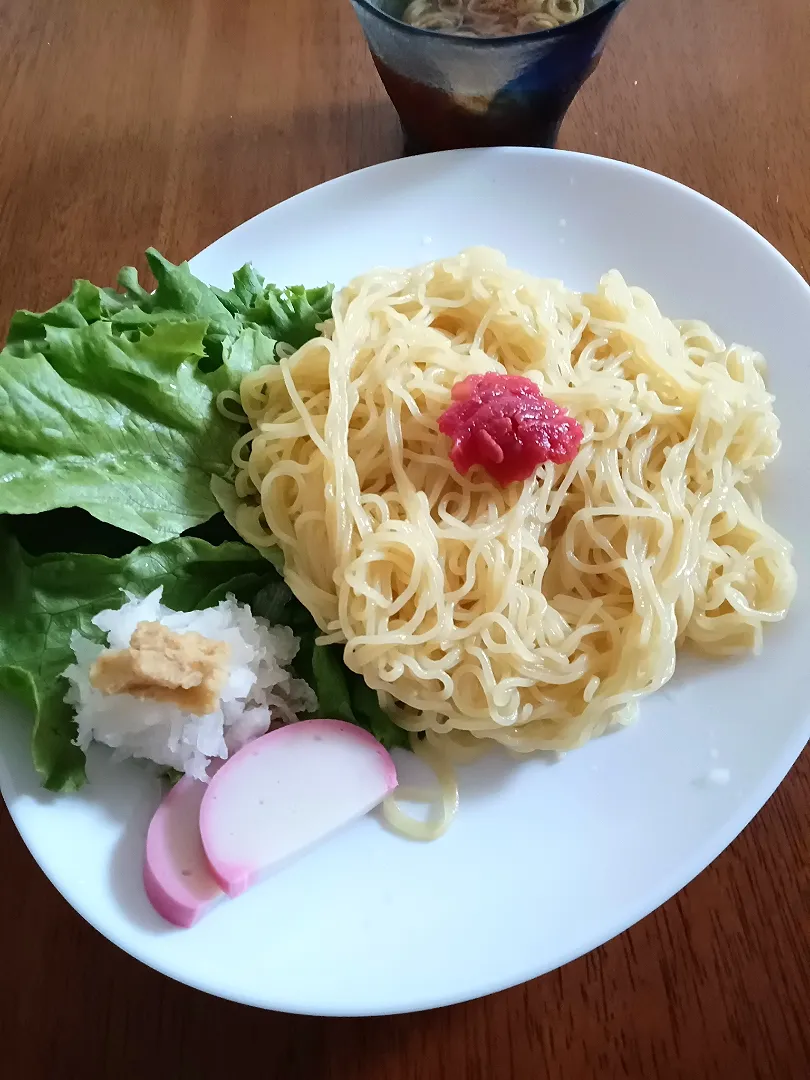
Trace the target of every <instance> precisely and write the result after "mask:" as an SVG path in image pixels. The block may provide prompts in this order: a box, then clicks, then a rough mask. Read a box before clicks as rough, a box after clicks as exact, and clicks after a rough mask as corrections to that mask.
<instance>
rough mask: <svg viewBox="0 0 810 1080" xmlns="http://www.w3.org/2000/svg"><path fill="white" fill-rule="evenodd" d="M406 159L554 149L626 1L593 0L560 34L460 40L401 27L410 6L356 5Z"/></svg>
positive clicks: (389, 0)
mask: <svg viewBox="0 0 810 1080" xmlns="http://www.w3.org/2000/svg"><path fill="white" fill-rule="evenodd" d="M351 2H352V6H353V7H354V10H355V11H356V13H357V17H358V19H359V20H360V25H361V26H362V28H363V32H364V34H365V35H366V40H367V41H368V45H369V49H370V50H371V55H372V57H373V59H374V63H375V64H376V66H377V70H378V72H379V73H380V78H381V79H382V81H383V83H384V85H385V88H386V90H387V91H388V95H389V97H390V98H391V101H392V102H393V104H394V107H395V108H396V110H397V112H398V113H399V118H400V121H401V123H402V127H403V130H404V132H405V140H406V149H407V150H408V152H409V153H423V152H427V151H431V150H455V149H459V148H460V147H464V146H553V145H554V143H555V141H556V139H557V134H558V132H559V130H560V125H561V124H562V121H563V117H564V116H565V113H566V111H567V109H568V106H569V105H570V104H571V102H572V101H573V100H574V97H575V96H576V94H577V91H578V90H579V89H580V87H581V86H582V84H583V83H584V82H585V80H586V79H587V78H588V76H589V75H590V74H591V72H592V71H593V69H594V68H595V67H596V65H597V64H598V62H599V58H600V56H601V55H602V49H603V48H604V44H605V39H606V37H607V34H608V31H609V29H610V26H611V23H612V22H613V20H614V18H615V17H616V15H617V14H618V12H619V9H620V8H621V7H622V6H623V5H624V4H625V3H626V0H587V2H586V5H585V6H586V14H584V15H583V16H582V17H581V18H579V19H576V20H575V21H574V22H570V23H565V24H563V25H562V26H558V27H556V28H555V29H554V30H537V31H534V32H533V33H530V34H518V35H515V36H513V37H497V38H495V37H492V38H478V37H460V36H458V35H453V34H446V33H442V32H440V31H437V30H420V29H417V28H416V27H414V26H409V25H408V24H407V23H403V22H400V21H399V19H397V18H396V17H395V13H398V14H401V13H402V12H403V11H404V9H405V6H406V4H407V0H351Z"/></svg>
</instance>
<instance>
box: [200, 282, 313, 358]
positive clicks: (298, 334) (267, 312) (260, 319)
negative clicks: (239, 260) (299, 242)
mask: <svg viewBox="0 0 810 1080" xmlns="http://www.w3.org/2000/svg"><path fill="white" fill-rule="evenodd" d="M213 291H214V292H215V293H216V295H217V298H218V299H219V300H220V301H221V303H222V304H223V306H224V307H226V308H227V309H228V310H229V311H231V312H232V313H233V314H234V315H242V316H243V317H244V318H245V320H246V321H247V322H248V323H251V324H253V325H255V326H259V327H261V328H262V330H263V331H264V332H265V333H267V334H269V335H270V336H271V337H272V338H273V339H274V340H276V341H283V342H285V343H286V344H287V345H292V347H293V348H295V349H298V348H300V347H301V346H302V345H304V344H306V342H307V341H309V340H311V338H314V337H317V336H318V326H319V325H320V324H321V323H323V322H326V320H327V319H329V318H331V315H332V286H331V285H324V286H323V287H322V288H320V289H305V288H304V286H303V285H292V286H290V287H289V288H286V289H280V288H278V286H277V285H265V282H264V278H263V277H262V276H261V274H257V273H256V271H255V270H254V269H253V267H252V266H251V265H250V264H249V263H248V264H246V265H245V266H243V267H242V268H241V270H237V271H236V273H235V274H234V275H233V288H232V289H231V290H230V291H229V292H222V291H221V290H219V289H214V290H213Z"/></svg>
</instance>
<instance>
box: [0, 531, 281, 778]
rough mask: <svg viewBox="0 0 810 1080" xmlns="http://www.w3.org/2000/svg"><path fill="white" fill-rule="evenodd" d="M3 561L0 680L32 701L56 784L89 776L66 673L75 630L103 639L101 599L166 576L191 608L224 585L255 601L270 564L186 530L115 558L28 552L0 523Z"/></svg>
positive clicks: (39, 760) (37, 750)
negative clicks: (98, 619)
mask: <svg viewBox="0 0 810 1080" xmlns="http://www.w3.org/2000/svg"><path fill="white" fill-rule="evenodd" d="M0 567H2V579H3V580H2V587H0V690H4V691H6V692H7V693H9V694H11V695H12V696H13V697H15V698H17V699H18V700H19V701H21V702H22V704H23V705H25V706H27V707H28V708H29V709H30V710H31V711H32V713H33V715H34V729H33V733H32V740H31V750H32V756H33V760H34V765H35V767H36V769H37V771H38V772H39V774H40V775H41V777H42V781H43V784H44V786H45V787H46V788H49V789H50V790H52V791H74V790H76V789H77V788H78V787H80V786H81V784H82V783H83V781H84V754H83V753H82V751H81V750H79V748H78V747H77V746H75V745H74V744H73V739H74V738H75V735H76V728H75V724H74V722H73V718H72V710H71V709H70V707H69V706H68V705H66V704H65V702H64V696H65V693H66V691H67V683H66V681H65V680H64V679H63V678H62V677H61V673H62V672H63V671H64V670H65V668H66V667H67V666H68V665H69V664H70V663H72V662H73V653H72V652H71V649H70V635H71V633H72V632H73V631H74V630H78V631H79V632H80V633H81V634H83V635H84V636H86V637H89V638H96V639H97V640H103V638H102V637H101V632H100V631H99V630H98V629H97V628H96V627H94V626H93V624H92V621H91V620H92V619H93V616H94V615H97V614H98V612H99V611H102V610H103V609H104V608H111V607H112V608H117V607H120V606H121V604H122V603H123V601H124V596H123V593H122V590H123V589H127V590H128V591H129V592H131V593H133V594H134V595H136V596H146V595H147V594H148V593H150V592H152V590H153V589H156V588H157V587H158V586H159V585H162V586H163V600H164V602H165V603H166V604H167V605H168V606H169V607H173V608H176V609H177V610H180V611H193V610H196V609H199V608H206V607H211V606H212V605H214V604H217V603H219V601H220V600H222V599H224V598H225V596H226V595H228V594H233V595H234V596H236V598H237V599H238V600H242V601H244V602H246V603H250V602H251V601H252V599H253V597H254V596H255V595H256V594H257V593H258V592H260V591H261V590H262V589H263V588H264V587H265V584H266V581H267V578H268V576H269V575H271V574H273V571H272V569H271V568H270V567H269V566H268V564H267V562H266V560H264V559H262V557H261V555H259V553H258V552H257V551H254V549H253V548H250V547H247V546H246V545H245V544H242V543H225V544H220V545H219V546H218V547H213V546H212V545H211V544H208V543H207V542H206V541H204V540H198V539H189V538H181V539H178V540H171V541H169V542H167V543H164V544H153V545H148V546H146V547H140V548H137V549H136V550H135V551H133V552H132V553H131V554H129V555H126V556H124V557H123V558H118V559H109V558H106V557H105V556H103V555H65V554H54V555H43V556H31V555H28V554H27V553H26V552H25V551H24V550H23V549H22V548H21V547H20V545H19V543H18V542H17V541H16V539H14V538H13V537H12V536H10V535H9V534H7V533H5V532H0Z"/></svg>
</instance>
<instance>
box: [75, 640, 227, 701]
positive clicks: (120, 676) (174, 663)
mask: <svg viewBox="0 0 810 1080" xmlns="http://www.w3.org/2000/svg"><path fill="white" fill-rule="evenodd" d="M230 653H231V650H230V646H229V645H228V644H227V642H224V641H214V640H213V639H211V638H207V637H203V635H202V634H198V633H196V631H194V630H189V631H187V632H185V633H175V632H174V631H173V630H169V629H167V628H166V627H165V626H163V625H162V624H161V623H159V622H139V623H138V625H137V626H136V627H135V631H134V633H133V634H132V637H131V639H130V643H129V648H127V649H122V650H121V651H113V650H107V652H104V653H102V654H101V656H99V657H98V659H97V660H96V661H95V663H94V664H93V666H92V668H91V669H90V684H91V685H92V686H93V687H95V689H96V690H100V691H101V693H102V694H129V695H130V696H131V697H135V698H140V699H142V700H149V701H162V702H168V703H169V704H171V705H177V706H178V708H180V709H182V710H184V711H185V712H188V713H192V714H193V715H195V716H207V715H208V714H209V713H211V712H214V710H215V709H216V708H217V707H218V705H219V699H220V695H221V693H222V688H223V687H224V685H225V683H226V682H227V678H228V664H229V661H230Z"/></svg>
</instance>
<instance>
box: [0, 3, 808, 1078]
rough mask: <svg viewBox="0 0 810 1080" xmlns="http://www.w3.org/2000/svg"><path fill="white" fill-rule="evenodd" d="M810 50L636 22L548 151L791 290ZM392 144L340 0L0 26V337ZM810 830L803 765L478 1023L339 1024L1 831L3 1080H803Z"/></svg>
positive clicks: (792, 39) (699, 26)
mask: <svg viewBox="0 0 810 1080" xmlns="http://www.w3.org/2000/svg"><path fill="white" fill-rule="evenodd" d="M808 45H810V6H809V5H808V3H807V0H768V2H767V3H766V2H763V0H672V2H667V0H633V2H632V3H631V4H629V6H628V7H627V8H626V9H625V11H624V12H623V14H622V15H621V16H620V18H619V20H618V22H617V24H616V28H615V30H614V33H613V36H612V39H611V42H610V45H609V48H608V51H607V54H606V56H605V58H604V60H603V62H602V64H601V65H600V67H599V69H598V70H597V72H596V74H595V75H594V77H593V78H592V80H591V81H590V83H589V84H588V85H587V86H586V88H585V90H584V91H583V93H582V94H581V96H580V98H579V99H578V100H577V101H576V103H575V105H574V107H573V108H572V109H571V112H570V114H569V116H568V118H567V120H566V123H565V126H564V128H563V136H562V140H561V143H562V145H563V146H565V147H568V148H575V149H578V150H584V151H587V152H589V153H595V154H604V155H607V156H608V157H614V158H621V159H623V160H626V161H631V162H635V163H637V164H639V165H644V166H646V167H648V168H651V169H655V170H657V171H659V172H662V173H665V174H667V175H668V176H672V177H675V178H676V179H678V180H681V181H683V182H685V183H686V184H689V185H691V186H692V187H695V188H697V189H699V190H700V191H702V192H704V193H705V194H707V195H709V196H710V197H711V198H713V199H716V200H717V201H718V202H720V203H723V204H724V205H725V206H728V207H729V208H730V209H731V210H733V211H734V212H735V213H737V214H739V215H740V216H741V217H743V218H744V219H745V220H747V221H749V222H750V223H751V224H752V225H754V226H755V227H756V228H757V229H759V231H760V232H762V233H763V234H764V235H765V236H766V237H767V238H768V239H769V240H770V241H771V242H772V243H774V244H775V245H776V246H777V247H778V248H779V249H780V250H781V251H782V252H783V253H784V254H785V255H786V256H787V258H788V259H790V260H791V262H792V263H793V264H794V265H795V266H796V267H797V268H798V269H799V270H800V271H801V272H802V273H804V274H805V275H807V273H808V270H810V73H808V66H807V65H808V60H807V56H808ZM400 147H401V141H400V135H399V132H398V127H397V123H396V118H395V116H394V114H393V111H392V109H391V107H390V105H389V104H388V102H387V100H386V98H385V95H384V93H383V91H382V88H381V86H380V84H379V82H378V79H377V77H376V74H375V72H374V69H373V67H372V64H371V61H370V59H369V57H368V55H367V53H366V49H365V46H364V43H363V40H362V38H361V35H360V32H359V29H358V26H357V25H356V22H355V19H354V16H353V13H352V11H351V8H350V6H349V3H348V0H140V3H136V4H133V3H132V0H0V309H2V310H0V322H2V324H3V326H5V324H6V322H7V319H8V316H9V314H10V313H11V311H12V309H13V308H14V307H18V306H26V307H33V308H37V307H42V306H45V305H48V304H50V303H52V302H54V301H55V300H57V299H58V298H60V297H62V296H63V295H65V294H66V292H67V290H68V287H69V284H70V279H71V277H72V276H73V275H74V274H82V275H85V276H88V277H90V278H92V279H93V280H96V281H99V282H100V283H101V282H104V281H107V280H112V277H113V275H114V273H115V271H116V270H117V268H118V267H119V266H121V265H122V264H124V263H130V262H132V261H133V260H136V257H137V254H138V253H139V252H142V251H143V249H144V248H145V247H146V246H147V245H149V244H155V245H157V246H158V247H160V248H161V250H163V251H165V252H166V253H167V254H168V255H169V256H170V257H173V258H176V259H180V258H183V257H186V256H190V255H192V254H194V253H195V252H196V251H198V250H199V249H200V248H202V247H203V246H205V245H206V244H208V243H209V242H211V241H212V240H214V239H215V238H216V237H218V236H220V235H221V234H222V233H224V232H226V231H228V230H229V229H231V228H232V227H233V226H235V225H237V224H238V223H239V222H241V221H242V220H244V219H245V218H247V217H250V216H251V215H253V214H255V213H257V212H258V211H260V210H263V209H264V208H265V207H267V206H269V205H271V204H273V203H276V202H278V201H279V200H281V199H284V198H286V197H287V196H289V195H292V194H294V193H295V192H297V191H300V190H301V189H302V188H306V187H309V186H311V185H313V184H317V183H319V182H320V181H322V180H326V179H328V178H329V177H332V176H336V175H338V174H340V173H345V172H348V171H350V170H352V169H357V168H360V167H361V166H364V165H369V164H372V163H374V162H378V161H382V160H385V159H387V158H392V157H395V156H397V155H398V154H399V152H400ZM807 359H808V362H810V357H808V358H807ZM763 722H767V718H763ZM808 806H810V760H808V757H807V755H805V757H804V759H803V761H801V762H800V763H799V764H798V765H797V766H796V767H795V768H794V769H793V771H792V772H791V774H790V776H789V777H788V779H787V780H786V781H785V783H784V784H783V785H782V787H781V788H780V789H779V791H778V792H777V794H776V795H775V796H774V797H773V798H772V799H771V801H770V802H769V803H768V804H767V806H766V807H765V809H764V810H763V811H762V812H761V813H760V814H759V816H758V817H757V818H756V820H755V821H754V822H753V824H751V825H750V826H749V827H748V828H747V829H746V830H745V832H744V833H743V835H742V836H741V837H740V838H739V839H738V840H737V841H736V842H735V843H734V844H732V846H731V848H730V849H729V850H728V851H726V852H725V854H724V855H722V856H721V857H720V858H719V859H718V860H717V861H716V862H715V863H714V864H713V865H712V866H711V867H710V868H709V869H708V870H706V871H705V872H704V873H703V874H701V875H700V877H699V878H698V879H697V880H696V881H694V882H693V883H692V884H691V885H689V886H688V887H687V888H686V889H684V890H683V891H682V892H681V893H680V894H679V895H678V896H676V897H675V898H674V899H673V900H671V901H670V902H669V903H668V904H666V905H665V906H664V907H663V908H662V909H660V910H659V911H658V912H656V913H655V914H654V915H652V916H650V917H649V918H647V919H645V920H644V921H643V922H642V923H640V924H639V925H638V926H636V927H634V928H633V929H632V930H630V931H629V932H627V933H625V934H623V935H621V936H620V937H619V938H617V939H615V940H614V941H612V942H610V943H609V944H607V945H605V946H604V947H603V948H601V949H598V950H596V951H595V952H594V953H592V954H590V955H589V956H587V957H585V958H583V959H581V960H578V961H576V962H575V963H572V964H569V965H568V966H567V967H565V968H564V969H562V970H561V971H557V972H555V973H553V974H550V975H547V976H545V977H544V978H542V979H539V980H537V981H535V982H533V983H530V984H528V985H526V986H523V987H519V988H516V989H514V990H510V991H506V992H504V993H502V994H498V995H496V996H494V997H491V998H488V999H485V1000H482V1001H478V1002H473V1003H470V1004H466V1005H459V1006H456V1007H453V1008H449V1009H444V1010H439V1011H436V1012H433V1013H427V1014H422V1015H414V1016H406V1017H396V1018H387V1019H375V1020H351V1021H339V1020H329V1021H324V1020H313V1019H307V1018H294V1017H287V1016H281V1015H276V1014H267V1013H262V1012H258V1011H253V1010H251V1009H248V1008H245V1007H241V1006H237V1005H232V1004H229V1003H225V1002H221V1001H218V1000H215V999H213V998H209V997H206V996H204V995H203V994H200V993H197V992H195V991H192V990H189V989H187V988H185V987H182V986H179V985H177V984H174V983H172V982H170V981H169V980H167V979H164V978H163V977H161V976H159V975H157V974H156V973H154V972H153V971H151V970H149V969H147V968H145V967H143V966H141V965H140V964H138V963H137V962H136V961H134V960H132V959H130V958H129V957H128V956H126V955H124V953H122V952H119V951H118V950H117V949H116V948H115V947H114V946H112V945H111V944H109V943H108V942H106V941H105V940H104V939H103V938H102V937H101V936H100V935H98V934H97V933H96V932H95V931H94V930H93V929H91V928H90V927H89V926H87V925H86V924H85V923H83V922H82V921H81V920H80V919H79V917H78V916H77V915H76V914H74V912H73V911H72V910H71V909H70V908H69V907H68V905H67V904H66V903H65V901H64V900H62V899H61V898H60V897H59V896H58V895H57V893H56V892H55V890H53V889H52V887H51V886H50V885H49V884H48V882H47V881H46V879H45V877H44V876H43V875H42V874H41V873H40V871H39V870H38V869H37V867H36V866H35V864H34V862H33V860H32V859H31V857H30V856H29V855H28V853H27V852H26V850H25V849H24V847H23V844H22V842H21V841H20V839H19V838H18V836H17V835H16V832H15V830H14V828H13V826H12V825H11V823H10V821H9V819H8V816H7V814H6V813H5V811H3V812H2V814H0V856H2V860H3V866H4V872H3V884H2V888H0V934H2V953H1V954H0V955H2V960H0V997H1V998H2V1005H3V1008H2V1011H1V1012H0V1016H1V1017H2V1019H1V1020H0V1030H2V1033H3V1034H2V1051H0V1063H2V1064H0V1070H1V1071H2V1074H3V1075H4V1076H8V1077H11V1078H14V1080H17V1078H20V1080H22V1078H26V1080H40V1078H47V1080H62V1078H65V1080H73V1078H74V1077H75V1078H80V1077H81V1078H87V1077H90V1078H95V1077H101V1078H107V1077H110V1078H113V1077H115V1078H117V1080H130V1078H136V1077H150V1078H162V1077H172V1078H175V1077H179V1078H181V1080H184V1078H185V1077H192V1076H193V1077H209V1076H212V1077H213V1076H215V1075H218V1074H222V1075H227V1076H238V1075H240V1070H242V1072H243V1073H253V1072H254V1071H256V1070H259V1072H258V1074H259V1075H260V1076H262V1077H265V1078H268V1080H273V1078H276V1077H279V1078H284V1080H298V1078H304V1077H310V1078H312V1080H320V1078H324V1080H416V1078H418V1080H439V1078H442V1080H445V1078H448V1080H449V1078H452V1080H501V1078H510V1077H516V1078H523V1077H526V1078H529V1080H534V1078H537V1080H540V1078H549V1080H556V1078H565V1080H579V1078H589V1077H600V1078H610V1077H637V1078H640V1080H650V1078H658V1077H660V1078H667V1080H668V1078H675V1077H688V1078H690V1080H715V1078H717V1080H729V1078H733V1080H747V1078H749V1077H751V1078H755V1077H756V1078H759V1077H767V1078H774V1080H794V1078H795V1080H798V1078H800V1077H807V1076H810V1032H809V1031H808V1001H810V978H809V977H808V970H810V950H809V940H810V924H809V921H808V920H809V918H810V915H809V913H810V879H809V878H808V859H809V858H810V844H809V842H808V825H807V820H808V818H807V812H808Z"/></svg>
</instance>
